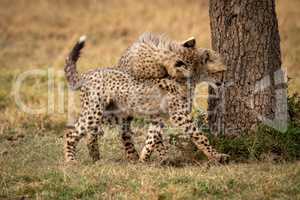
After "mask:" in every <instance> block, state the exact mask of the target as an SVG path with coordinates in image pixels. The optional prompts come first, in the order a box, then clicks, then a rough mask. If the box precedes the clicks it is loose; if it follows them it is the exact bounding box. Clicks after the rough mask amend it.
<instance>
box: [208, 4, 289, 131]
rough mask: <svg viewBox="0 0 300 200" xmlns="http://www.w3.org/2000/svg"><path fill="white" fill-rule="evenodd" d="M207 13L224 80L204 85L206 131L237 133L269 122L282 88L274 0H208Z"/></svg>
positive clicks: (272, 116)
mask: <svg viewBox="0 0 300 200" xmlns="http://www.w3.org/2000/svg"><path fill="white" fill-rule="evenodd" d="M209 14H210V25H211V35H212V47H213V49H214V50H216V51H218V52H220V54H221V55H222V56H223V57H224V60H225V64H226V65H227V66H228V70H227V71H226V72H225V73H224V74H223V75H222V76H223V80H226V84H224V85H223V86H221V87H218V88H216V87H211V86H210V88H209V99H208V121H209V126H210V129H211V131H212V132H213V133H220V132H222V133H224V134H239V133H241V132H247V131H249V130H251V129H252V128H254V127H255V126H256V125H257V124H258V122H260V121H265V122H266V123H268V122H270V121H272V120H274V119H275V118H276V117H277V116H276V115H277V114H276V111H275V110H276V109H277V108H276V106H277V105H278V103H279V101H280V100H278V102H276V101H277V97H276V95H277V93H278V92H277V89H280V88H281V89H283V93H282V94H285V93H284V91H285V90H286V89H285V86H283V85H284V84H283V83H284V80H283V79H284V77H283V73H282V71H281V70H280V69H281V53H280V38H279V32H278V22H277V18H276V12H275V2H274V0H259V1H258V0H247V1H244V0H210V3H209ZM281 96H282V95H281ZM283 96H284V95H283ZM280 102H284V99H283V100H282V101H280ZM279 106H280V105H279ZM281 118H282V117H281ZM278 119H279V118H277V121H278ZM272 122H273V124H274V121H272ZM275 124H276V123H275Z"/></svg>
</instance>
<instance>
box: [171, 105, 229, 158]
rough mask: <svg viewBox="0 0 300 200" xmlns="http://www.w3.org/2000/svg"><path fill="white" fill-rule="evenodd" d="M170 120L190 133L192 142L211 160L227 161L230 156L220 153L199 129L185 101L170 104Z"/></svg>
mask: <svg viewBox="0 0 300 200" xmlns="http://www.w3.org/2000/svg"><path fill="white" fill-rule="evenodd" d="M170 121H171V123H172V124H173V125H174V126H175V127H178V128H180V129H181V130H183V131H184V132H185V133H186V134H188V135H189V136H190V138H191V140H192V142H193V143H194V144H195V145H196V146H197V148H198V149H199V150H200V151H202V152H203V153H204V154H205V155H206V156H207V158H208V159H209V161H212V162H219V163H223V162H225V161H226V160H227V159H228V158H229V156H228V155H226V154H221V153H218V152H217V151H216V150H215V149H214V148H213V147H212V146H211V145H210V144H209V141H208V138H207V137H206V136H205V135H203V133H202V132H201V131H200V130H199V129H198V127H197V125H196V124H195V123H194V122H193V120H192V116H191V114H190V112H188V107H187V104H185V103H183V102H178V101H177V102H176V103H174V101H173V104H172V105H171V106H170Z"/></svg>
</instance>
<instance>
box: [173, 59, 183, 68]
mask: <svg viewBox="0 0 300 200" xmlns="http://www.w3.org/2000/svg"><path fill="white" fill-rule="evenodd" d="M182 66H185V63H184V62H183V61H181V60H177V61H176V63H175V67H182Z"/></svg>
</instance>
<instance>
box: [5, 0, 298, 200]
mask: <svg viewBox="0 0 300 200" xmlns="http://www.w3.org/2000/svg"><path fill="white" fill-rule="evenodd" d="M276 2H277V11H278V20H279V27H280V34H281V40H282V42H281V46H282V59H283V66H284V67H285V68H286V69H287V71H288V75H289V76H290V77H291V78H292V81H291V84H290V90H291V91H300V89H299V88H300V79H299V76H300V66H299V62H300V56H299V55H300V37H299V33H300V22H299V20H298V17H299V15H300V11H299V9H298V8H299V7H300V1H298V0H289V1H284V0H277V1H276ZM207 6H208V3H207V1H205V0H200V1H199V0H176V1H175V0H164V1H162V0H154V1H151V3H150V2H149V1H146V0H125V1H117V0H109V1H108V0H102V1H100V0H86V1H80V0H64V1H62V0H1V1H0V16H1V17H0V33H1V35H0V47H1V51H0V199H22V198H23V199H24V198H25V199H26V197H28V198H33V199H56V198H57V199H91V198H94V199H100V198H103V199H109V198H111V199H115V198H119V199H141V198H145V199H193V198H194V199H199V198H203V199H221V198H227V199H276V198H277V199H297V198H298V199H300V196H299V194H300V190H299V188H300V185H299V182H300V171H299V163H281V164H274V163H270V162H267V163H256V162H254V163H248V164H246V163H244V164H241V163H235V164H234V163H232V164H230V165H228V166H224V167H212V168H210V169H206V167H205V164H202V163H200V166H199V165H197V162H188V161H186V160H182V158H181V160H180V156H178V155H180V153H179V154H178V153H177V152H176V150H174V151H173V152H171V155H170V158H173V159H175V160H176V161H178V160H177V158H176V156H177V157H178V159H179V161H178V163H180V165H179V166H177V167H158V166H156V163H155V162H154V163H152V164H150V165H142V164H134V163H128V162H127V161H126V160H125V158H124V155H123V150H122V148H121V146H120V142H119V141H118V138H117V135H116V133H115V132H114V131H109V133H111V134H107V136H106V137H105V138H104V140H102V141H101V145H100V146H101V152H102V155H103V156H102V157H103V158H102V160H101V161H100V162H98V163H96V164H92V163H91V162H90V160H89V159H88V157H87V153H86V150H85V147H84V145H83V144H81V146H80V147H79V149H80V152H79V159H80V164H79V165H78V166H73V167H70V166H69V167H67V166H64V165H63V162H62V130H63V127H64V125H65V123H66V120H67V114H66V113H67V111H69V112H73V111H70V110H68V107H67V105H66V104H63V107H60V106H59V105H58V101H59V98H61V94H62V93H63V92H64V91H65V88H63V89H62V90H59V88H60V86H61V84H63V83H64V82H63V81H64V79H63V77H62V76H61V75H60V72H59V71H60V70H62V68H63V64H64V58H65V56H66V54H67V52H68V50H69V49H70V48H71V46H72V45H73V43H74V41H75V40H76V39H77V38H78V37H79V36H80V35H83V34H87V35H88V44H87V47H86V49H85V50H84V55H83V56H82V58H81V60H80V62H79V66H80V70H86V69H88V68H91V67H93V66H109V65H112V64H114V63H115V62H116V60H117V58H118V57H119V56H120V54H121V53H122V51H123V50H124V49H125V48H126V47H127V46H128V45H129V44H130V43H131V42H132V41H134V39H135V38H137V36H138V35H139V34H141V33H142V32H145V31H153V32H160V33H166V34H168V35H170V37H172V38H174V39H177V40H184V39H186V38H188V37H190V36H195V37H196V38H197V39H198V46H201V47H209V46H210V32H209V21H208V7H207ZM48 68H51V69H52V70H53V72H54V88H53V89H52V90H51V91H50V93H49V94H52V95H54V96H53V97H54V99H53V101H54V102H55V106H54V108H53V110H49V111H48V112H44V113H41V114H38V115H29V114H27V113H24V112H22V111H21V110H20V109H19V108H18V107H17V106H16V103H15V95H14V90H13V88H14V87H13V86H14V83H15V80H16V78H17V76H18V75H20V74H21V73H22V72H25V71H27V70H31V69H41V70H47V69H48ZM47 81H48V79H47V74H45V75H43V76H39V77H35V78H30V79H27V80H26V82H25V83H24V84H23V85H22V87H21V90H20V91H21V92H20V94H21V98H22V99H23V100H24V102H25V103H26V105H28V106H31V107H40V106H45V105H47V103H49V99H48V97H49V96H48V93H47V89H48V86H47V84H48V82H47ZM199 93H200V95H198V97H197V102H196V105H205V100H206V99H205V87H204V88H202V89H200V90H199ZM202 94H203V95H202ZM64 97H65V98H64V99H62V101H63V102H65V103H66V101H67V96H66V95H64ZM138 136H139V135H138ZM143 140H144V138H143V136H140V138H139V140H138V142H139V144H138V145H139V147H140V145H141V142H142V141H143Z"/></svg>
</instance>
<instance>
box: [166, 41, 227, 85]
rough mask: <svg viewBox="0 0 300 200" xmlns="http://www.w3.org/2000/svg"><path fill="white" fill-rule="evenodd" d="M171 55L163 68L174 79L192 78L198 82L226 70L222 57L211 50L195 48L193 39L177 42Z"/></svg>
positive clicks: (209, 78)
mask: <svg viewBox="0 0 300 200" xmlns="http://www.w3.org/2000/svg"><path fill="white" fill-rule="evenodd" d="M172 53H173V55H172V57H170V59H169V60H168V62H169V63H167V64H166V65H165V66H166V67H165V68H166V69H167V72H168V74H169V75H170V76H172V77H174V78H190V77H194V78H196V79H198V81H199V82H200V81H205V80H211V79H212V78H215V77H216V74H220V72H223V71H225V70H226V66H225V65H224V62H223V59H222V57H221V56H220V55H219V54H218V53H217V52H215V51H213V50H210V49H203V48H198V47H196V39H195V38H194V37H191V38H188V39H187V40H185V41H183V42H179V43H178V44H177V46H176V48H174V49H173V50H172Z"/></svg>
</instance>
